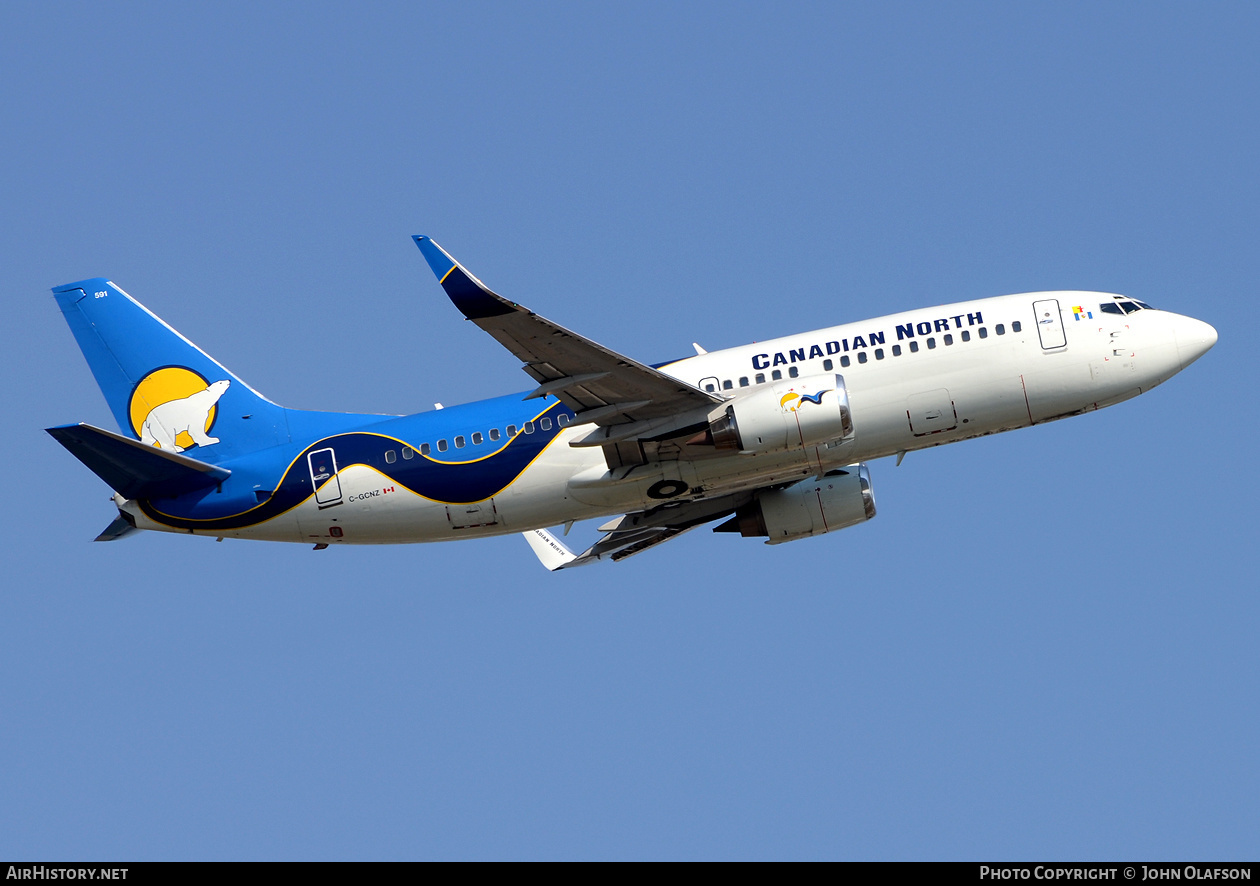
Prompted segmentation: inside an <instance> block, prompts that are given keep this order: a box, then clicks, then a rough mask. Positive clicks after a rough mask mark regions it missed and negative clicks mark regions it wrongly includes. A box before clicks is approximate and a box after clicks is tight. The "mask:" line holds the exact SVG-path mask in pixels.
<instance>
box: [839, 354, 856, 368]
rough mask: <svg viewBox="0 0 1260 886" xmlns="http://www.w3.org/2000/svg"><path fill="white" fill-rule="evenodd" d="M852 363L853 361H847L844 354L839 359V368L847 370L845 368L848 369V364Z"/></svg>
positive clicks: (846, 356) (847, 356)
mask: <svg viewBox="0 0 1260 886" xmlns="http://www.w3.org/2000/svg"><path fill="white" fill-rule="evenodd" d="M852 362H853V361H852V360H850V359H849V355H848V354H844V355H843V356H841V357H840V366H841V368H844V369H847V368H848V366H849V364H850V363H852Z"/></svg>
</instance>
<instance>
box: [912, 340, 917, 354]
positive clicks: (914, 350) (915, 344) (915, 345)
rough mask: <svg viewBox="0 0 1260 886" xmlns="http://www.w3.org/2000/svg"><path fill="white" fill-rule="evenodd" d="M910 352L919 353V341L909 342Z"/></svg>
mask: <svg viewBox="0 0 1260 886" xmlns="http://www.w3.org/2000/svg"><path fill="white" fill-rule="evenodd" d="M910 353H912V354H917V353H919V343H918V342H917V341H912V342H910Z"/></svg>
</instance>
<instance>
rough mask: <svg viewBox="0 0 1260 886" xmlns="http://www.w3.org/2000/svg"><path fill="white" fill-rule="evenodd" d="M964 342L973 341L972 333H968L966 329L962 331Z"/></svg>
mask: <svg viewBox="0 0 1260 886" xmlns="http://www.w3.org/2000/svg"><path fill="white" fill-rule="evenodd" d="M962 340H963V341H971V333H970V332H968V331H967V330H965V329H964V330H963V331H962Z"/></svg>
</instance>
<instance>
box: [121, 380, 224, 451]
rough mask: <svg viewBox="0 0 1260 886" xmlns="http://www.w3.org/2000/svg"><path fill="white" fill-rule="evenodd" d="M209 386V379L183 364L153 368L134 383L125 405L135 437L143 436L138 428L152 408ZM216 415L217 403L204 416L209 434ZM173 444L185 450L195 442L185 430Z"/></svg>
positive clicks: (217, 410)
mask: <svg viewBox="0 0 1260 886" xmlns="http://www.w3.org/2000/svg"><path fill="white" fill-rule="evenodd" d="M209 386H210V383H209V382H208V381H206V380H205V379H204V378H202V377H201V376H200V375H198V374H197V373H195V372H193V371H192V370H191V369H186V368H185V367H183V366H164V367H162V368H161V369H155V370H153V371H152V372H150V373H149V374H148V375H146V376H145V377H144V378H142V379H141V380H140V384H138V385H136V389H135V390H134V391H132V392H131V402H130V404H128V414H129V416H130V418H131V429H132V430H133V431H135V434H136V436H137V437H142V436H144V435H143V433H142V432H141V429H142V428H143V427H144V422H145V419H147V418H148V417H149V413H150V412H152V411H153V409H154V407H157V406H161V405H162V404H163V403H169V402H170V401H172V400H182V399H183V398H185V397H188V396H191V395H192V394H195V393H197V392H198V391H204V390H205V389H206V388H208V387H209ZM218 414H219V406H218V404H217V403H216V404H215V405H214V406H212V407H210V412H209V413H208V414H207V415H206V433H210V427H211V426H212V425H213V424H214V419H215V416H216V415H218ZM175 444H176V445H177V446H182V447H183V448H184V449H188V448H190V447H191V446H193V445H194V444H193V438H192V437H190V436H189V435H188V432H187V431H180V433H179V435H178V436H177V437H176V438H175Z"/></svg>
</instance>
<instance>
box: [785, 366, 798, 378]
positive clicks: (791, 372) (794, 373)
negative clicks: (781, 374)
mask: <svg viewBox="0 0 1260 886" xmlns="http://www.w3.org/2000/svg"><path fill="white" fill-rule="evenodd" d="M800 374H801V371H800V370H799V369H797V368H796V367H795V366H789V367H788V378H796V377H797V376H799V375H800Z"/></svg>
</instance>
